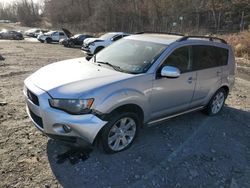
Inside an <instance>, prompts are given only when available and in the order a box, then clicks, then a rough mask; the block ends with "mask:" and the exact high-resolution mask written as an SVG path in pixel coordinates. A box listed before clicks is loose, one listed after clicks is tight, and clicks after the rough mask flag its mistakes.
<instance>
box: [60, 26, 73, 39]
mask: <svg viewBox="0 0 250 188" xmlns="http://www.w3.org/2000/svg"><path fill="white" fill-rule="evenodd" d="M62 30H63V32H64V33H65V35H66V36H67V37H68V38H70V37H72V36H73V34H72V33H71V32H70V31H69V30H68V29H65V28H62Z"/></svg>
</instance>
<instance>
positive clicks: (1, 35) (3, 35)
mask: <svg viewBox="0 0 250 188" xmlns="http://www.w3.org/2000/svg"><path fill="white" fill-rule="evenodd" d="M0 39H13V40H23V39H24V37H23V34H22V33H21V32H18V31H12V30H10V31H9V30H2V31H0Z"/></svg>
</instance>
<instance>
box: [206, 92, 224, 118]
mask: <svg viewBox="0 0 250 188" xmlns="http://www.w3.org/2000/svg"><path fill="white" fill-rule="evenodd" d="M226 97H227V93H226V91H225V89H223V88H221V89H219V90H218V91H216V93H215V94H214V95H213V97H212V98H211V100H210V101H209V103H208V105H207V106H206V108H205V110H204V112H205V113H206V114H207V115H209V116H214V115H217V114H218V113H220V111H221V109H222V108H223V106H224V104H225V100H226Z"/></svg>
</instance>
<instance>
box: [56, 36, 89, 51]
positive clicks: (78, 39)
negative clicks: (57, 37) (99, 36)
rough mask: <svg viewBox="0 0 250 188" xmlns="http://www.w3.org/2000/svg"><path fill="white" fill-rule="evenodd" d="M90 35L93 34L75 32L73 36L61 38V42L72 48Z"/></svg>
mask: <svg viewBox="0 0 250 188" xmlns="http://www.w3.org/2000/svg"><path fill="white" fill-rule="evenodd" d="M92 37H93V36H91V35H86V34H76V35H74V36H73V37H70V38H67V39H64V40H62V41H61V44H62V45H64V46H65V47H72V48H73V47H75V46H82V44H83V41H84V40H85V39H87V38H92Z"/></svg>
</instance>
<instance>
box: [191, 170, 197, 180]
mask: <svg viewBox="0 0 250 188" xmlns="http://www.w3.org/2000/svg"><path fill="white" fill-rule="evenodd" d="M189 173H190V176H191V177H190V178H192V179H193V178H195V177H197V176H199V173H198V172H197V170H195V169H189Z"/></svg>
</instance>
